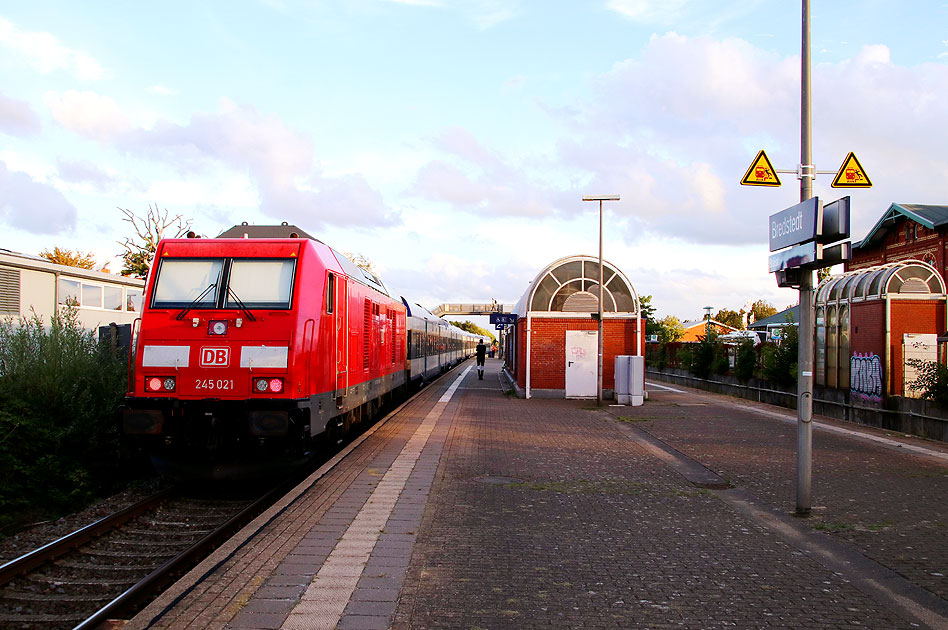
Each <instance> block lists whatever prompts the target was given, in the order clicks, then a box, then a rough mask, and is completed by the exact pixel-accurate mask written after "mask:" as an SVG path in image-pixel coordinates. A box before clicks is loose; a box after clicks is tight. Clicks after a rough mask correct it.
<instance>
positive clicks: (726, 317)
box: [714, 308, 745, 330]
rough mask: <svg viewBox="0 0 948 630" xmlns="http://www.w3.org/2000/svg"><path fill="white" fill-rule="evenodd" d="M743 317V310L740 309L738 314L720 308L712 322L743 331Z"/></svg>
mask: <svg viewBox="0 0 948 630" xmlns="http://www.w3.org/2000/svg"><path fill="white" fill-rule="evenodd" d="M744 315H745V313H744V309H741V310H740V312H738V311H732V310H730V309H727V308H722V309H721V310H720V311H718V314H717V315H715V316H714V320H715V321H718V322H721V323H722V324H727V325H728V326H730V327H731V328H737V329H738V330H744Z"/></svg>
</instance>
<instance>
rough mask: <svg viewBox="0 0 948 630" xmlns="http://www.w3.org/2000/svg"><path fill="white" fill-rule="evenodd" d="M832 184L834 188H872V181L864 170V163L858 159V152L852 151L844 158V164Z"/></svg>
mask: <svg viewBox="0 0 948 630" xmlns="http://www.w3.org/2000/svg"><path fill="white" fill-rule="evenodd" d="M832 186H833V188H871V187H872V181H870V180H869V176H868V175H866V171H865V170H863V168H862V164H860V163H859V160H857V159H856V154H855V153H853V152H852V151H850V152H849V155H847V156H846V159H845V160H843V165H842V166H840V167H839V171H838V172H837V173H836V179H834V180H833V184H832Z"/></svg>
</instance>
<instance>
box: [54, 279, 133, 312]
mask: <svg viewBox="0 0 948 630" xmlns="http://www.w3.org/2000/svg"><path fill="white" fill-rule="evenodd" d="M141 299H142V292H141V289H132V288H124V287H119V286H114V285H108V284H92V283H89V282H80V281H79V280H69V279H67V278H60V279H59V304H60V306H73V307H82V308H95V309H104V310H107V311H121V310H123V305H124V310H126V311H128V312H129V313H135V312H137V311H138V310H139V307H140V306H141Z"/></svg>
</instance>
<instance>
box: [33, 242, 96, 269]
mask: <svg viewBox="0 0 948 630" xmlns="http://www.w3.org/2000/svg"><path fill="white" fill-rule="evenodd" d="M40 256H42V257H43V258H45V259H46V260H48V261H49V262H51V263H56V264H57V265H66V266H67V267H78V268H79V269H95V258H94V257H93V256H92V252H89V253H88V254H83V253H82V252H81V251H79V250H78V249H77V250H76V251H72V250H68V249H60V248H59V247H54V248H53V251H49V250H48V249H44V250H43V251H41V252H40ZM103 269H104V267H103Z"/></svg>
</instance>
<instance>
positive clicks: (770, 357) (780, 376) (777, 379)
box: [761, 326, 798, 387]
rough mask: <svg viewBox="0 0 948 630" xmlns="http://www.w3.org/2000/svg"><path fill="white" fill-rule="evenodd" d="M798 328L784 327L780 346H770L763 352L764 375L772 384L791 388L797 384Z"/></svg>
mask: <svg viewBox="0 0 948 630" xmlns="http://www.w3.org/2000/svg"><path fill="white" fill-rule="evenodd" d="M797 346H798V334H797V327H796V326H785V327H784V338H783V339H782V340H781V341H780V343H779V344H778V345H773V344H768V345H767V346H765V347H764V348H763V350H761V363H762V364H763V374H764V378H766V379H767V380H768V381H770V382H771V383H774V384H776V385H782V386H784V387H789V386H791V385H793V384H794V383H796V382H797Z"/></svg>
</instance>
